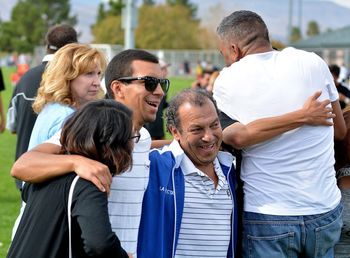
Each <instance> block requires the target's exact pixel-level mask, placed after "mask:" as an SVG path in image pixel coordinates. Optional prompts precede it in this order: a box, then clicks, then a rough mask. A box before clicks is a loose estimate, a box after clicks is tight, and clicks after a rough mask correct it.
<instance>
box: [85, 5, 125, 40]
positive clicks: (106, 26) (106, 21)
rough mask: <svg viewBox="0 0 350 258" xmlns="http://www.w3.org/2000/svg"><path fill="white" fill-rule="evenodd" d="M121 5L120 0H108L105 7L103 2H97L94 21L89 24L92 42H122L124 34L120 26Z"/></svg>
mask: <svg viewBox="0 0 350 258" xmlns="http://www.w3.org/2000/svg"><path fill="white" fill-rule="evenodd" d="M123 7H124V4H123V1H122V0H117V1H113V0H109V2H108V8H107V9H105V6H104V4H103V3H100V4H99V8H98V11H97V19H96V23H95V24H93V25H91V33H92V35H93V36H94V40H93V42H94V43H107V44H123V40H124V35H123V30H122V28H121V14H122V9H123ZM113 23H114V24H113Z"/></svg>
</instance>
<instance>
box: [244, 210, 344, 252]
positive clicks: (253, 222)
mask: <svg viewBox="0 0 350 258" xmlns="http://www.w3.org/2000/svg"><path fill="white" fill-rule="evenodd" d="M342 211H343V206H342V205H341V204H339V205H338V206H337V207H336V208H335V209H334V210H331V211H329V212H326V213H323V214H317V215H308V216H275V215H265V214H259V213H253V212H244V214H243V257H244V258H248V257H249V258H260V257H261V258H298V257H299V258H300V257H305V258H306V257H307V258H313V257H314V258H316V257H317V258H321V257H322V258H333V257H334V245H335V244H336V243H337V242H338V240H339V237H340V233H341V227H342V224H343V222H342Z"/></svg>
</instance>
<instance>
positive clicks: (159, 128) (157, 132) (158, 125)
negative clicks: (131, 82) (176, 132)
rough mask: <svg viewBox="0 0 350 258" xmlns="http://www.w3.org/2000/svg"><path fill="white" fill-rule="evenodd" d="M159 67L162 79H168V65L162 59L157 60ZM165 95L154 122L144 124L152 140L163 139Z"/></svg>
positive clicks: (166, 105)
mask: <svg viewBox="0 0 350 258" xmlns="http://www.w3.org/2000/svg"><path fill="white" fill-rule="evenodd" d="M159 65H160V68H161V69H162V74H163V75H162V76H163V78H167V77H168V73H169V72H168V67H169V66H170V64H168V63H166V62H165V61H164V60H163V59H159ZM166 99H167V94H165V95H164V97H163V99H162V101H161V102H160V104H159V107H158V111H157V115H156V120H154V121H153V122H151V123H147V124H145V128H146V129H147V130H148V131H149V133H150V135H151V137H152V140H163V139H165V131H164V119H163V113H164V110H165V109H166V108H167V107H168V102H167V100H166Z"/></svg>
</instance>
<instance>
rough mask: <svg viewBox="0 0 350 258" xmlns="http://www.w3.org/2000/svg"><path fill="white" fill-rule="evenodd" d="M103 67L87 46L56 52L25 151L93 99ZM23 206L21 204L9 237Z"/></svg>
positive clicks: (97, 54) (73, 45)
mask: <svg viewBox="0 0 350 258" xmlns="http://www.w3.org/2000/svg"><path fill="white" fill-rule="evenodd" d="M105 66H106V60H105V57H104V55H103V53H102V52H99V51H98V50H97V49H94V48H91V47H90V46H88V45H83V44H78V43H71V44H67V45H65V46H64V47H62V48H61V49H60V50H58V51H57V53H56V54H55V55H54V57H53V59H52V60H51V61H50V63H49V64H48V65H47V68H46V71H45V73H44V78H43V79H42V81H41V83H40V87H39V89H38V95H37V97H36V98H35V101H34V104H33V109H34V111H35V112H37V113H39V115H38V117H37V119H36V121H35V124H34V127H33V131H32V134H31V136H30V141H29V145H28V149H29V150H30V149H32V148H33V147H35V146H37V145H38V144H40V143H42V142H44V141H46V140H48V139H49V138H50V137H52V136H53V135H54V134H55V133H56V132H58V131H59V130H60V129H61V127H62V125H63V123H64V122H65V121H66V119H67V118H68V117H69V116H70V115H71V114H72V113H73V112H75V110H76V109H78V108H79V107H81V106H82V105H83V104H85V103H86V102H88V101H91V100H95V99H97V97H98V94H99V91H100V90H101V89H100V79H101V75H102V71H104V69H105ZM63 67H64V69H63ZM24 206H25V204H24V203H22V207H21V211H20V215H19V217H18V218H17V220H16V222H15V225H14V228H13V234H14V232H16V230H17V225H18V223H19V220H20V218H21V216H22V214H23V209H24Z"/></svg>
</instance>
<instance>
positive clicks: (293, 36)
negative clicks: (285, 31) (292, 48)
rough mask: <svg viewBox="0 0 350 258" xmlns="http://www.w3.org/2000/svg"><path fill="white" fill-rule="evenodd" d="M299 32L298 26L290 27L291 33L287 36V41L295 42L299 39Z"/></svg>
mask: <svg viewBox="0 0 350 258" xmlns="http://www.w3.org/2000/svg"><path fill="white" fill-rule="evenodd" d="M301 38H302V37H301V32H300V28H299V27H292V32H291V35H290V36H289V42H297V41H299V40H301Z"/></svg>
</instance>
